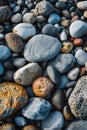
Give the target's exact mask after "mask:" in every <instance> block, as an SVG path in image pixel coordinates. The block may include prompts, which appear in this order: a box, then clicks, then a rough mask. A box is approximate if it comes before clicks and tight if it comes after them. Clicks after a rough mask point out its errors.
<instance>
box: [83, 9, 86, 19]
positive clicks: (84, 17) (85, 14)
mask: <svg viewBox="0 0 87 130" xmlns="http://www.w3.org/2000/svg"><path fill="white" fill-rule="evenodd" d="M83 16H84V18H86V19H87V10H86V11H84V14H83Z"/></svg>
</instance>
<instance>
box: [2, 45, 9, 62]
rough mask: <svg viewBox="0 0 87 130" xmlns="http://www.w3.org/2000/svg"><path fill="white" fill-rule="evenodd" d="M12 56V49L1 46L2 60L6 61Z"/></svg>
mask: <svg viewBox="0 0 87 130" xmlns="http://www.w3.org/2000/svg"><path fill="white" fill-rule="evenodd" d="M10 56H11V51H10V49H9V48H8V47H7V46H5V45H0V60H1V61H5V60H7V59H8V58H9V57H10Z"/></svg>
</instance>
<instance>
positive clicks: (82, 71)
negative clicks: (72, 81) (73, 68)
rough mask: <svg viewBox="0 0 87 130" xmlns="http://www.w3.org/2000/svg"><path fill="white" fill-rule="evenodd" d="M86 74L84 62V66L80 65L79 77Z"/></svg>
mask: <svg viewBox="0 0 87 130" xmlns="http://www.w3.org/2000/svg"><path fill="white" fill-rule="evenodd" d="M85 74H86V63H85V67H81V69H80V77H82V76H84V75H85Z"/></svg>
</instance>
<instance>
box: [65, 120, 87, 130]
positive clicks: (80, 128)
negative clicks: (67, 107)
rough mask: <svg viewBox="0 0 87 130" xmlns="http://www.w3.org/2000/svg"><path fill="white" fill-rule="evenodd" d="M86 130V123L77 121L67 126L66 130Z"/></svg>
mask: <svg viewBox="0 0 87 130" xmlns="http://www.w3.org/2000/svg"><path fill="white" fill-rule="evenodd" d="M75 129H76V130H86V129H87V121H83V120H79V121H73V122H71V123H70V124H69V126H68V127H67V128H66V130H75Z"/></svg>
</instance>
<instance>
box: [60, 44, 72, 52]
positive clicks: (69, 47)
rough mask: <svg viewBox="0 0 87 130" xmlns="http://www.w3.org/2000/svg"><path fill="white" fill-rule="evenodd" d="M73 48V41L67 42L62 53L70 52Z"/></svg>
mask: <svg viewBox="0 0 87 130" xmlns="http://www.w3.org/2000/svg"><path fill="white" fill-rule="evenodd" d="M72 49H73V44H72V43H71V42H66V43H65V45H64V46H63V47H62V53H69V52H71V51H72Z"/></svg>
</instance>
